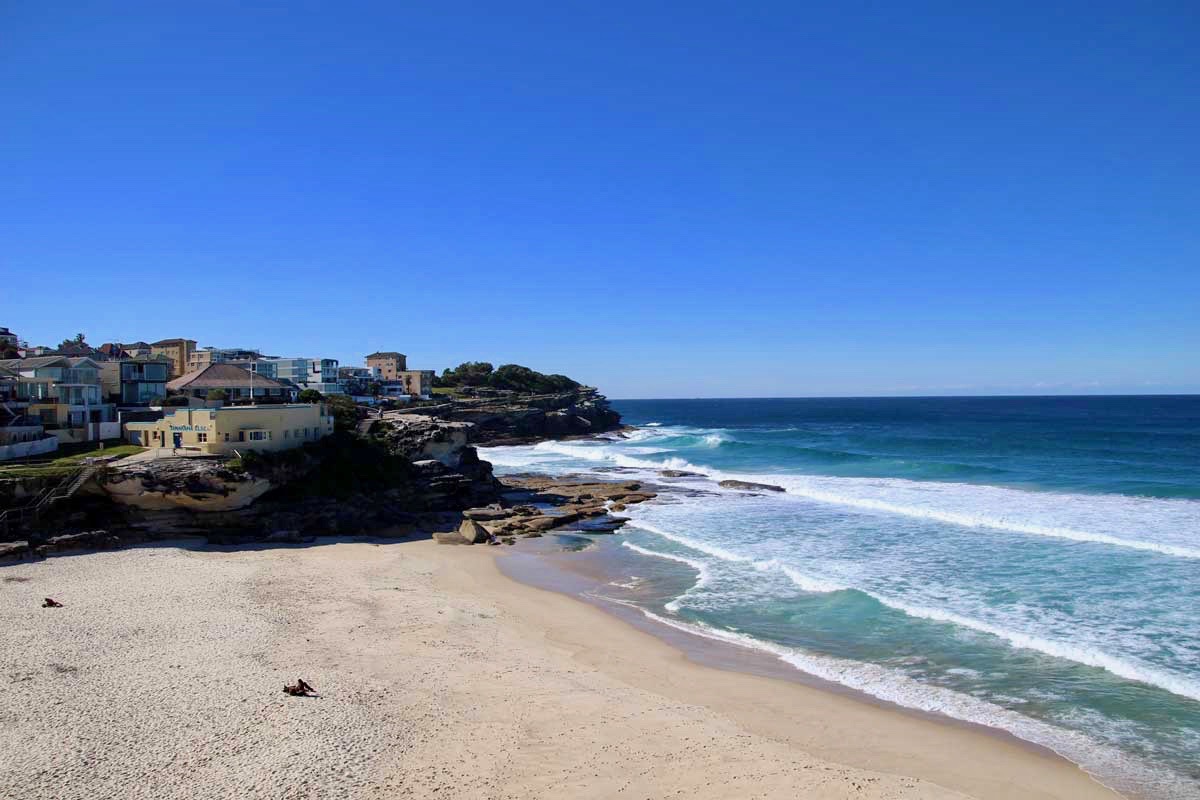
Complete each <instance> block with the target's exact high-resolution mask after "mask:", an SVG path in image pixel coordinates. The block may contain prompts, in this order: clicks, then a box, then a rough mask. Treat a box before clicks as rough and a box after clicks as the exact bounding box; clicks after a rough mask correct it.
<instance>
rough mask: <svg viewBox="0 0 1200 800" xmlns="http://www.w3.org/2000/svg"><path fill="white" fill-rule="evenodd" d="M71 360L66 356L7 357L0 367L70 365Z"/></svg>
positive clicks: (0, 362)
mask: <svg viewBox="0 0 1200 800" xmlns="http://www.w3.org/2000/svg"><path fill="white" fill-rule="evenodd" d="M69 366H71V360H70V359H69V358H67V357H66V356H34V357H33V358H6V359H4V360H3V361H0V367H4V368H5V369H12V370H18V371H19V370H23V369H41V368H42V367H69Z"/></svg>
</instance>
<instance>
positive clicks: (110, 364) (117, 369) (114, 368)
mask: <svg viewBox="0 0 1200 800" xmlns="http://www.w3.org/2000/svg"><path fill="white" fill-rule="evenodd" d="M170 372H171V362H170V360H169V359H168V358H167V357H166V356H144V357H142V358H127V359H124V360H121V361H105V362H103V363H102V364H101V365H100V382H101V385H102V386H103V387H104V394H105V397H106V398H107V399H109V400H110V401H112V402H114V403H117V404H118V405H122V406H146V405H150V403H151V401H153V400H155V399H158V398H163V397H166V396H167V379H168V378H169V377H170Z"/></svg>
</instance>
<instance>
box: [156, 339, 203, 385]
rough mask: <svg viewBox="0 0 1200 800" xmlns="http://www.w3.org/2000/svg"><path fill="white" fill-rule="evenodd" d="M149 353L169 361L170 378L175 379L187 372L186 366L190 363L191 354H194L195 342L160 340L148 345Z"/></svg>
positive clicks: (189, 340) (187, 340)
mask: <svg viewBox="0 0 1200 800" xmlns="http://www.w3.org/2000/svg"><path fill="white" fill-rule="evenodd" d="M150 352H151V353H152V354H153V355H156V356H166V357H167V358H169V359H171V377H172V378H177V377H179V376H180V375H183V374H185V373H187V372H188V364H190V363H191V361H192V354H193V353H195V352H196V340H195V339H162V340H161V341H157V342H155V343H154V344H152V345H150Z"/></svg>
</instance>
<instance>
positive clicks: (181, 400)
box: [163, 394, 188, 408]
mask: <svg viewBox="0 0 1200 800" xmlns="http://www.w3.org/2000/svg"><path fill="white" fill-rule="evenodd" d="M187 404H188V398H187V395H183V394H173V395H171V396H170V397H168V398H167V399H166V400H164V401H163V405H164V406H170V407H172V408H173V407H176V406H186V405H187Z"/></svg>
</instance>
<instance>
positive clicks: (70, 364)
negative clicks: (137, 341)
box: [0, 356, 119, 442]
mask: <svg viewBox="0 0 1200 800" xmlns="http://www.w3.org/2000/svg"><path fill="white" fill-rule="evenodd" d="M0 369H3V370H5V371H6V372H8V373H14V374H15V375H16V376H17V378H16V397H15V400H13V401H12V402H11V403H8V404H6V405H7V407H8V408H9V409H10V411H11V410H20V411H22V412H23V413H24V414H25V415H26V416H28V417H30V418H33V419H36V420H37V422H38V423H40V424H41V425H42V426H43V427H44V429H45V430H47V431H49V432H50V433H51V434H52V435H54V436H57V437H58V438H59V439H60V440H62V441H64V442H87V441H95V440H98V439H108V438H116V436H117V435H119V432H118V430H117V426H116V410H115V408H114V406H113V405H112V404H111V403H107V402H105V401H104V396H103V388H102V384H101V381H100V365H99V364H98V363H97V362H95V361H93V360H92V359H90V358H69V357H67V356H38V357H34V358H25V359H9V360H5V361H0Z"/></svg>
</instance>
